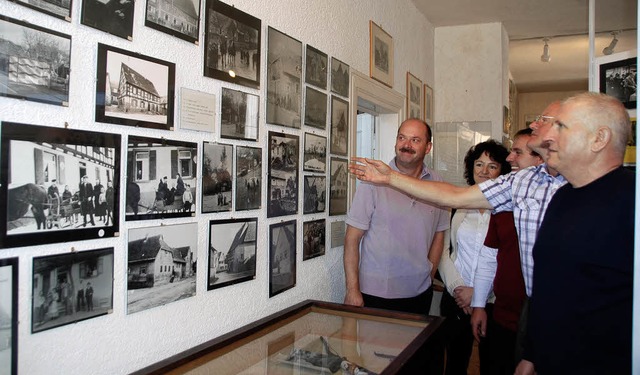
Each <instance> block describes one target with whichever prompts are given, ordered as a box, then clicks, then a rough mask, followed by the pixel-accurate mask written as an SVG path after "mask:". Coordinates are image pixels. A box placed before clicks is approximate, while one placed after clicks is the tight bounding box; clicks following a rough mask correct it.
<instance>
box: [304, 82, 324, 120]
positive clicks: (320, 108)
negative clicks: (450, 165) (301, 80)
mask: <svg viewBox="0 0 640 375" xmlns="http://www.w3.org/2000/svg"><path fill="white" fill-rule="evenodd" d="M304 102H305V105H304V124H305V125H309V126H313V127H314V128H318V129H322V130H326V129H327V94H325V93H323V92H320V91H318V90H314V89H312V88H311V87H307V88H306V95H305V101H304Z"/></svg>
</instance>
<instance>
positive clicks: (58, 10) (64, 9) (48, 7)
mask: <svg viewBox="0 0 640 375" xmlns="http://www.w3.org/2000/svg"><path fill="white" fill-rule="evenodd" d="M13 1H14V2H15V3H16V4H20V5H22V6H25V7H27V8H31V9H34V10H37V11H38V12H42V13H45V14H48V15H50V16H53V17H56V18H61V19H63V20H65V21H69V22H71V6H72V5H73V1H72V0H61V1H60V2H59V4H54V3H53V2H49V1H46V0H13Z"/></svg>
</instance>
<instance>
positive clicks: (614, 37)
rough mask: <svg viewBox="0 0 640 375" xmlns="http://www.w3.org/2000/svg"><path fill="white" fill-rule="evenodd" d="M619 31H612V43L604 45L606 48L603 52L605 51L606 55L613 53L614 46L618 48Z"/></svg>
mask: <svg viewBox="0 0 640 375" xmlns="http://www.w3.org/2000/svg"><path fill="white" fill-rule="evenodd" d="M618 33H619V31H612V32H611V35H613V40H611V43H609V45H608V46H607V47H604V49H603V50H602V53H604V54H605V55H610V54H612V53H613V50H614V48H616V44H618V38H617V36H618Z"/></svg>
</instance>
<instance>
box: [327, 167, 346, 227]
mask: <svg viewBox="0 0 640 375" xmlns="http://www.w3.org/2000/svg"><path fill="white" fill-rule="evenodd" d="M348 165H349V161H348V160H347V159H343V158H335V157H332V158H331V175H330V179H329V216H335V215H346V214H347V184H348V182H349V181H348V179H349V171H348Z"/></svg>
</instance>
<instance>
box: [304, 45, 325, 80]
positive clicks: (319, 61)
mask: <svg viewBox="0 0 640 375" xmlns="http://www.w3.org/2000/svg"><path fill="white" fill-rule="evenodd" d="M305 60H306V64H305V70H304V72H305V74H304V81H305V83H307V84H309V85H314V86H316V87H318V88H321V89H323V90H326V89H327V75H328V73H329V61H328V57H327V54H326V53H324V52H322V51H320V50H318V49H316V48H313V47H311V46H310V45H308V44H307V51H306V54H305Z"/></svg>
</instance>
